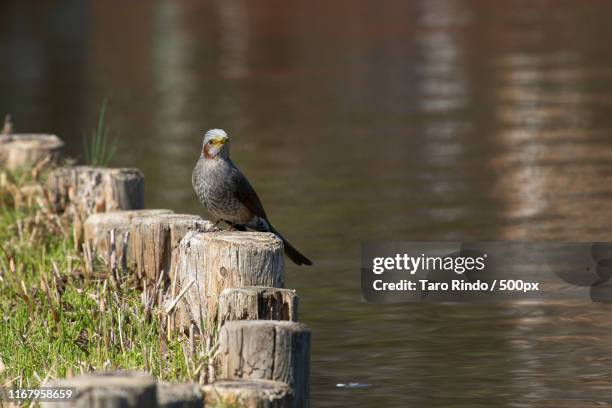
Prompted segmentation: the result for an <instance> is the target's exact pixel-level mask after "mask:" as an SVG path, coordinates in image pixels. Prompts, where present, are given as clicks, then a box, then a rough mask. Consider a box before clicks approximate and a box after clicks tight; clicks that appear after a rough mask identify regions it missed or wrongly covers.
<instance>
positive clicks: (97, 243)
mask: <svg viewBox="0 0 612 408" xmlns="http://www.w3.org/2000/svg"><path fill="white" fill-rule="evenodd" d="M172 213H173V211H172V210H128V211H110V212H106V213H98V214H92V215H90V216H89V217H87V220H85V224H84V226H83V229H84V237H85V242H87V243H88V244H89V247H90V248H91V249H93V250H95V251H96V252H97V253H98V254H99V255H101V256H102V258H103V259H105V260H107V261H108V259H107V258H108V253H109V251H110V232H111V231H115V245H116V250H117V252H116V253H117V259H122V258H123V257H124V256H125V259H126V262H127V261H131V260H132V259H133V258H132V256H131V254H130V252H131V251H130V250H129V249H130V246H129V244H128V245H127V247H128V248H127V253H125V254H124V253H123V244H122V243H123V242H124V240H125V239H126V237H127V236H129V234H130V229H131V227H132V219H133V218H135V217H139V218H140V217H151V216H157V215H162V214H172ZM128 242H129V241H128Z"/></svg>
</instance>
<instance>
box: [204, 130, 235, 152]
mask: <svg viewBox="0 0 612 408" xmlns="http://www.w3.org/2000/svg"><path fill="white" fill-rule="evenodd" d="M229 140H230V139H229V136H228V135H227V133H225V130H223V129H211V130H209V131H208V132H206V134H204V142H203V143H202V155H203V156H204V157H205V158H207V159H214V158H217V157H225V158H227V157H229Z"/></svg>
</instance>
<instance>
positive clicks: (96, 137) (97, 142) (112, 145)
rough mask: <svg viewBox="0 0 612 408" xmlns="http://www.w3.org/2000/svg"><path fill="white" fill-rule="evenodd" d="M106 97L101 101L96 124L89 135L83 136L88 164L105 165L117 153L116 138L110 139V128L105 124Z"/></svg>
mask: <svg viewBox="0 0 612 408" xmlns="http://www.w3.org/2000/svg"><path fill="white" fill-rule="evenodd" d="M106 105H107V99H104V101H103V102H102V107H101V108H100V114H99V116H98V126H97V127H96V128H95V129H93V130H92V131H91V136H90V138H89V139H88V138H87V137H84V138H83V149H84V153H85V163H86V164H87V165H90V166H99V167H106V166H108V165H109V164H110V162H111V160H113V157H115V153H117V140H116V139H113V140H111V139H110V136H109V132H110V129H109V128H108V126H106V123H105V121H106Z"/></svg>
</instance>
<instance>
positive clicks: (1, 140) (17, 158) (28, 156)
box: [0, 133, 64, 170]
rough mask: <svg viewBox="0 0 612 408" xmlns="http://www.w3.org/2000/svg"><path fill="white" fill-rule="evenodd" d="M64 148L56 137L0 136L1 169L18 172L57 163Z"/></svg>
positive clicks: (44, 135)
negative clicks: (41, 164) (42, 164)
mask: <svg viewBox="0 0 612 408" xmlns="http://www.w3.org/2000/svg"><path fill="white" fill-rule="evenodd" d="M63 147H64V142H62V141H61V139H60V138H58V137H57V136H56V135H50V134H25V133H24V134H13V133H9V134H0V167H3V168H6V169H8V170H17V169H29V168H33V167H34V166H36V165H40V163H42V162H44V163H45V164H51V163H57V162H58V160H59V158H60V157H61V149H62V148H63Z"/></svg>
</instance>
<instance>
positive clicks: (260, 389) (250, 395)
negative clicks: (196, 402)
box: [203, 380, 297, 408]
mask: <svg viewBox="0 0 612 408" xmlns="http://www.w3.org/2000/svg"><path fill="white" fill-rule="evenodd" d="M203 391H204V399H205V402H206V406H207V407H208V406H212V407H215V406H222V407H241V408H288V407H296V406H297V405H295V399H294V397H293V392H292V390H291V388H289V386H288V385H287V384H285V383H282V382H278V381H267V380H233V381H225V380H224V381H217V382H215V383H212V384H209V385H206V386H204V387H203Z"/></svg>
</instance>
